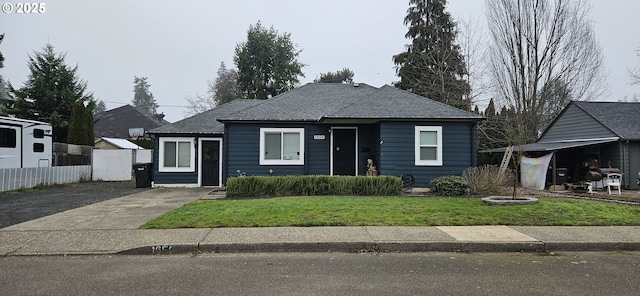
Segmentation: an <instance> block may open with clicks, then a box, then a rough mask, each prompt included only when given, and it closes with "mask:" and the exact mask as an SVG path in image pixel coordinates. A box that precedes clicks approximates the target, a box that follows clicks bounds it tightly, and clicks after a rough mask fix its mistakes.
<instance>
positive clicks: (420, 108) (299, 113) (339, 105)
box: [149, 83, 483, 134]
mask: <svg viewBox="0 0 640 296" xmlns="http://www.w3.org/2000/svg"><path fill="white" fill-rule="evenodd" d="M340 118H345V119H371V118H374V119H403V118H410V119H421V120H425V119H426V120H428V119H437V120H446V119H464V120H480V119H483V117H482V116H480V115H478V114H475V113H471V112H466V111H463V110H460V109H457V108H454V107H451V106H448V105H445V104H442V103H439V102H436V101H433V100H429V99H427V98H424V97H421V96H418V95H415V94H412V93H410V92H406V91H403V90H400V89H397V88H395V87H392V86H389V85H385V86H383V87H381V88H376V87H373V86H370V85H367V84H363V83H360V84H358V85H357V86H354V85H351V84H342V83H308V84H305V85H303V86H301V87H299V88H296V89H293V90H290V91H288V92H285V93H282V94H280V95H277V96H275V97H273V98H271V99H268V100H244V99H243V100H233V101H231V102H229V103H226V104H224V105H220V106H218V107H216V108H214V109H211V110H209V111H207V112H204V113H201V114H198V115H195V116H192V117H189V118H185V119H183V120H181V121H178V122H176V123H173V124H171V125H166V126H163V127H159V128H156V129H153V130H151V131H149V133H150V134H223V133H224V125H223V124H222V123H221V122H224V121H297V122H300V121H322V120H324V119H340Z"/></svg>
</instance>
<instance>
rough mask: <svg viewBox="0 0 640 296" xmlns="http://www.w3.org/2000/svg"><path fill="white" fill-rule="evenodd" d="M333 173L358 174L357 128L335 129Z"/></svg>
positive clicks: (333, 131) (333, 132)
mask: <svg viewBox="0 0 640 296" xmlns="http://www.w3.org/2000/svg"><path fill="white" fill-rule="evenodd" d="M331 133H332V134H333V174H334V175H348V176H355V175H356V130H355V129H333V130H332V131H331Z"/></svg>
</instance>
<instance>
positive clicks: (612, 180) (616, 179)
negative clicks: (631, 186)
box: [607, 173, 622, 195]
mask: <svg viewBox="0 0 640 296" xmlns="http://www.w3.org/2000/svg"><path fill="white" fill-rule="evenodd" d="M621 186H622V174H616V173H611V174H607V191H608V192H609V195H611V187H613V188H614V190H615V189H618V195H622V189H621V188H620V187H621Z"/></svg>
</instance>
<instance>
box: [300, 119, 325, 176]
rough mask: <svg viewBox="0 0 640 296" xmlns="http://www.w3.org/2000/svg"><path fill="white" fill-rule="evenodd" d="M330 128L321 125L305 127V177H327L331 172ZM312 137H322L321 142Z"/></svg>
mask: <svg viewBox="0 0 640 296" xmlns="http://www.w3.org/2000/svg"><path fill="white" fill-rule="evenodd" d="M329 130H330V127H329V126H326V125H322V124H314V125H309V126H307V128H306V130H305V134H306V137H307V140H306V145H305V151H306V153H305V154H306V157H307V159H306V161H305V165H306V166H307V168H306V172H305V174H307V175H328V174H329V173H330V171H331V163H330V159H331V155H330V152H331V147H330V146H331V134H330V133H329ZM314 135H324V139H323V140H316V139H314V138H313V136H314Z"/></svg>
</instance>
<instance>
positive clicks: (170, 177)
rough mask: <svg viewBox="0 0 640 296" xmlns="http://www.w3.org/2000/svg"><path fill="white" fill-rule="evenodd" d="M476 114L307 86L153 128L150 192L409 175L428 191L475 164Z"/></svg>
mask: <svg viewBox="0 0 640 296" xmlns="http://www.w3.org/2000/svg"><path fill="white" fill-rule="evenodd" d="M482 119H483V117H482V116H480V115H477V114H474V113H470V112H466V111H463V110H460V109H457V108H454V107H451V106H448V105H445V104H442V103H439V102H436V101H433V100H429V99H427V98H424V97H421V96H418V95H415V94H412V93H410V92H406V91H403V90H400V89H397V88H395V87H392V86H388V85H385V86H382V87H380V88H376V87H372V86H369V85H367V84H334V83H309V84H306V85H304V86H301V87H299V88H296V89H293V90H291V91H288V92H285V93H283V94H280V95H278V96H275V97H273V98H270V99H267V100H235V101H232V102H229V103H227V104H224V105H221V106H218V107H216V108H214V109H212V110H210V111H207V112H205V113H202V114H198V115H195V116H193V117H190V118H186V119H184V120H181V121H178V122H176V123H174V124H171V125H168V126H163V127H160V128H157V129H154V130H152V131H150V134H153V135H154V137H155V138H156V141H155V142H156V147H155V152H154V154H155V156H154V163H155V164H156V165H155V166H154V179H155V185H156V186H169V185H174V186H175V185H179V186H186V185H189V186H222V185H223V184H224V183H225V180H226V179H227V178H229V177H234V176H237V175H365V173H366V170H367V160H368V159H372V160H373V162H374V165H375V166H376V167H377V169H378V172H379V174H381V175H392V176H400V175H401V174H403V173H410V174H412V175H413V176H414V178H415V186H418V187H428V186H429V182H430V181H431V179H433V178H435V177H438V176H442V175H461V174H462V171H463V170H464V169H466V168H468V167H471V166H474V165H475V164H476V154H477V150H476V124H477V122H478V121H479V120H482Z"/></svg>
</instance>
